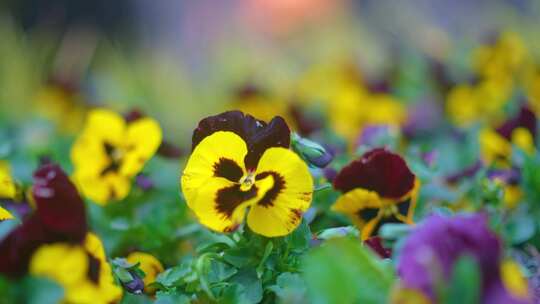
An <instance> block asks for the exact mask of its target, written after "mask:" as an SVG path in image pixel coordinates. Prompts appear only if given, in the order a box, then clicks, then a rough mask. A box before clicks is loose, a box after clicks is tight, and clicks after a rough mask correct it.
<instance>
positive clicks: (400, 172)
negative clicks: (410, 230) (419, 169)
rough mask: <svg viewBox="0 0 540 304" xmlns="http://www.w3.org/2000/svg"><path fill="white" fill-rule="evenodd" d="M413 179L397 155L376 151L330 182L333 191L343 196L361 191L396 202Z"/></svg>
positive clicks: (381, 150) (342, 171)
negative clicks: (353, 191) (352, 191)
mask: <svg viewBox="0 0 540 304" xmlns="http://www.w3.org/2000/svg"><path fill="white" fill-rule="evenodd" d="M414 180H415V176H414V174H413V173H412V172H411V170H409V167H407V164H406V163H405V160H403V158H401V156H399V155H398V154H395V153H392V152H390V151H388V150H386V149H384V148H377V149H373V150H371V151H369V152H366V153H365V154H364V155H363V156H362V157H361V158H360V159H357V160H355V161H353V162H351V163H350V164H349V165H347V166H346V167H344V168H343V169H341V171H340V172H339V173H338V175H337V176H336V178H335V179H334V188H336V189H337V190H340V191H341V192H343V193H345V192H348V191H350V190H353V189H355V188H363V189H367V190H370V191H375V192H377V194H379V196H381V197H383V198H392V199H398V198H401V197H403V196H404V195H406V194H407V193H409V192H410V191H411V190H412V189H413V187H414Z"/></svg>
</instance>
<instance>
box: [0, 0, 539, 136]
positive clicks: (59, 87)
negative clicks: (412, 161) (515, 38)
mask: <svg viewBox="0 0 540 304" xmlns="http://www.w3.org/2000/svg"><path fill="white" fill-rule="evenodd" d="M539 17H540V2H539V1H534V0H532V1H527V0H507V1H502V0H499V1H497V0H479V1H467V0H447V1H444V0H443V1H431V0H416V1H407V2H406V3H405V2H401V1H391V0H377V1H375V0H363V1H350V0H273V1H267V0H235V1H210V0H197V1H194V0H193V1H159V2H151V1H142V0H138V1H127V0H118V1H105V0H96V1H69V0H63V1H60V0H55V1H45V0H34V1H30V0H3V1H2V2H1V3H0V37H1V38H2V41H1V42H0V118H1V119H2V120H4V122H8V123H10V125H14V126H17V125H18V124H22V123H23V122H27V121H40V120H42V122H40V123H36V124H33V125H32V126H31V128H33V129H36V128H38V129H40V128H46V127H45V126H47V127H49V124H48V123H47V122H49V121H52V122H53V123H54V124H53V126H51V127H50V128H55V130H60V131H61V132H64V131H65V132H66V133H67V134H69V133H70V132H74V131H76V130H78V129H79V128H80V123H81V120H82V119H83V117H84V113H85V111H86V110H87V109H88V108H91V107H94V106H107V107H110V108H113V109H115V110H117V111H120V112H126V111H129V110H130V109H133V108H137V109H140V110H141V111H143V112H144V113H146V114H148V115H150V116H153V117H156V118H157V119H158V120H159V121H160V122H161V123H162V125H163V128H164V130H165V134H166V136H167V137H168V138H170V139H171V140H172V141H173V142H175V143H177V144H181V145H188V144H189V142H190V136H191V132H192V130H193V128H194V126H195V125H196V123H197V122H198V121H199V120H200V119H201V118H202V117H205V116H207V115H210V114H216V113H219V112H220V111H223V110H225V109H230V108H242V109H248V108H249V104H247V105H246V104H243V103H242V102H243V101H245V100H244V99H246V98H251V97H253V96H255V97H257V98H259V97H263V98H265V99H272V100H274V101H275V103H272V106H271V107H266V108H265V107H261V106H257V108H258V109H256V110H255V111H259V112H260V113H263V114H261V115H266V116H271V114H274V113H272V112H277V113H276V114H280V113H281V112H280V111H281V110H280V109H281V107H280V106H279V105H285V104H289V103H291V102H299V103H300V104H302V106H303V108H304V109H306V108H307V109H308V110H309V109H310V108H312V107H317V105H316V104H315V103H312V102H311V99H317V98H320V96H318V95H324V93H323V92H324V90H326V89H327V87H326V86H330V83H332V82H333V81H334V80H335V77H336V76H335V75H336V69H341V70H343V69H346V68H347V67H354V71H355V72H354V73H357V74H359V75H361V78H362V79H363V80H364V81H365V82H366V83H368V84H374V86H375V87H376V85H377V84H380V83H381V82H384V81H386V82H387V81H388V80H389V79H391V80H392V92H391V93H392V94H393V95H394V96H397V97H399V98H400V100H401V101H402V102H404V103H406V104H408V105H410V104H414V103H416V102H419V101H420V100H425V99H426V98H427V97H429V98H428V99H429V100H430V101H433V102H434V103H439V104H442V103H443V102H444V99H445V96H444V94H433V93H431V91H432V89H429V87H430V86H432V84H430V81H432V80H433V79H434V78H436V76H437V75H436V73H435V72H433V69H432V67H433V66H434V65H433V64H432V63H433V62H435V63H437V64H442V65H444V66H450V68H449V72H448V73H446V74H447V76H448V75H450V78H453V82H454V83H456V82H460V81H461V80H462V79H467V77H468V76H467V75H469V74H470V73H471V72H470V70H471V67H470V58H471V56H469V54H470V52H471V50H472V49H474V48H476V47H478V46H479V45H481V44H485V43H489V42H490V41H492V40H493V39H494V38H493V37H495V36H496V35H497V34H498V33H500V32H501V31H503V30H504V31H512V32H514V33H518V34H519V36H520V38H521V39H522V41H524V43H525V44H526V45H527V47H528V49H529V50H530V51H531V52H532V53H534V54H536V53H537V52H538V50H539V49H540V40H539V39H535V38H534V37H538V36H537V34H538V33H537V31H538V30H539V29H540V27H539V21H538V20H540V18H539ZM426 71H429V73H428V72H426ZM314 79H316V80H314ZM396 83H397V84H402V83H406V85H401V86H400V85H396ZM315 93H316V94H315ZM427 95H429V96H427ZM426 96H427V97H426ZM306 100H307V101H306ZM276 105H277V106H276ZM262 118H267V117H262ZM35 137H39V136H35Z"/></svg>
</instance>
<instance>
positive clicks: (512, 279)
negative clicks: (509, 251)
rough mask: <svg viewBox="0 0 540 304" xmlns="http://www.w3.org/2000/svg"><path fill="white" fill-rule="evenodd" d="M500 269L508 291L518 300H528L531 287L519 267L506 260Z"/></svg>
mask: <svg viewBox="0 0 540 304" xmlns="http://www.w3.org/2000/svg"><path fill="white" fill-rule="evenodd" d="M500 268H501V278H502V281H503V285H504V287H505V288H506V290H508V292H510V294H512V295H513V296H515V297H517V298H527V297H528V296H529V285H528V284H527V279H525V277H524V276H523V273H522V272H521V269H520V268H519V265H518V264H517V263H516V262H514V261H513V260H511V259H505V260H504V261H503V262H502V263H501V266H500Z"/></svg>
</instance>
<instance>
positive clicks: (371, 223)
mask: <svg viewBox="0 0 540 304" xmlns="http://www.w3.org/2000/svg"><path fill="white" fill-rule="evenodd" d="M382 206H383V203H382V201H381V198H380V197H379V195H378V194H377V193H376V192H374V191H369V190H365V189H361V188H357V189H354V190H351V191H349V192H347V193H345V194H343V195H342V196H340V197H339V198H338V200H337V201H336V203H335V204H334V205H333V206H332V210H333V211H337V212H341V213H344V214H347V215H348V216H349V217H350V218H351V220H352V221H353V223H354V224H355V225H356V226H357V227H358V229H360V230H361V232H362V233H361V234H362V239H363V240H365V239H367V238H368V237H369V236H370V235H371V234H372V232H373V231H374V230H375V226H376V225H377V224H378V222H379V220H380V212H379V210H380V208H381V207H382Z"/></svg>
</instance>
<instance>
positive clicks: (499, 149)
mask: <svg viewBox="0 0 540 304" xmlns="http://www.w3.org/2000/svg"><path fill="white" fill-rule="evenodd" d="M479 141H480V152H481V155H482V159H483V160H484V161H485V162H486V163H487V164H490V165H491V164H495V165H499V166H504V167H508V166H509V165H510V156H511V154H512V145H515V146H517V147H519V148H521V149H522V150H524V151H525V152H533V151H534V149H535V141H536V116H535V115H534V113H533V112H532V111H531V110H530V109H528V108H526V107H524V108H521V110H520V112H519V114H518V115H517V116H516V117H514V118H511V119H509V120H507V121H506V122H505V123H503V124H502V125H501V126H499V127H498V128H496V129H491V128H484V129H482V130H481V131H480V133H479Z"/></svg>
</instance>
